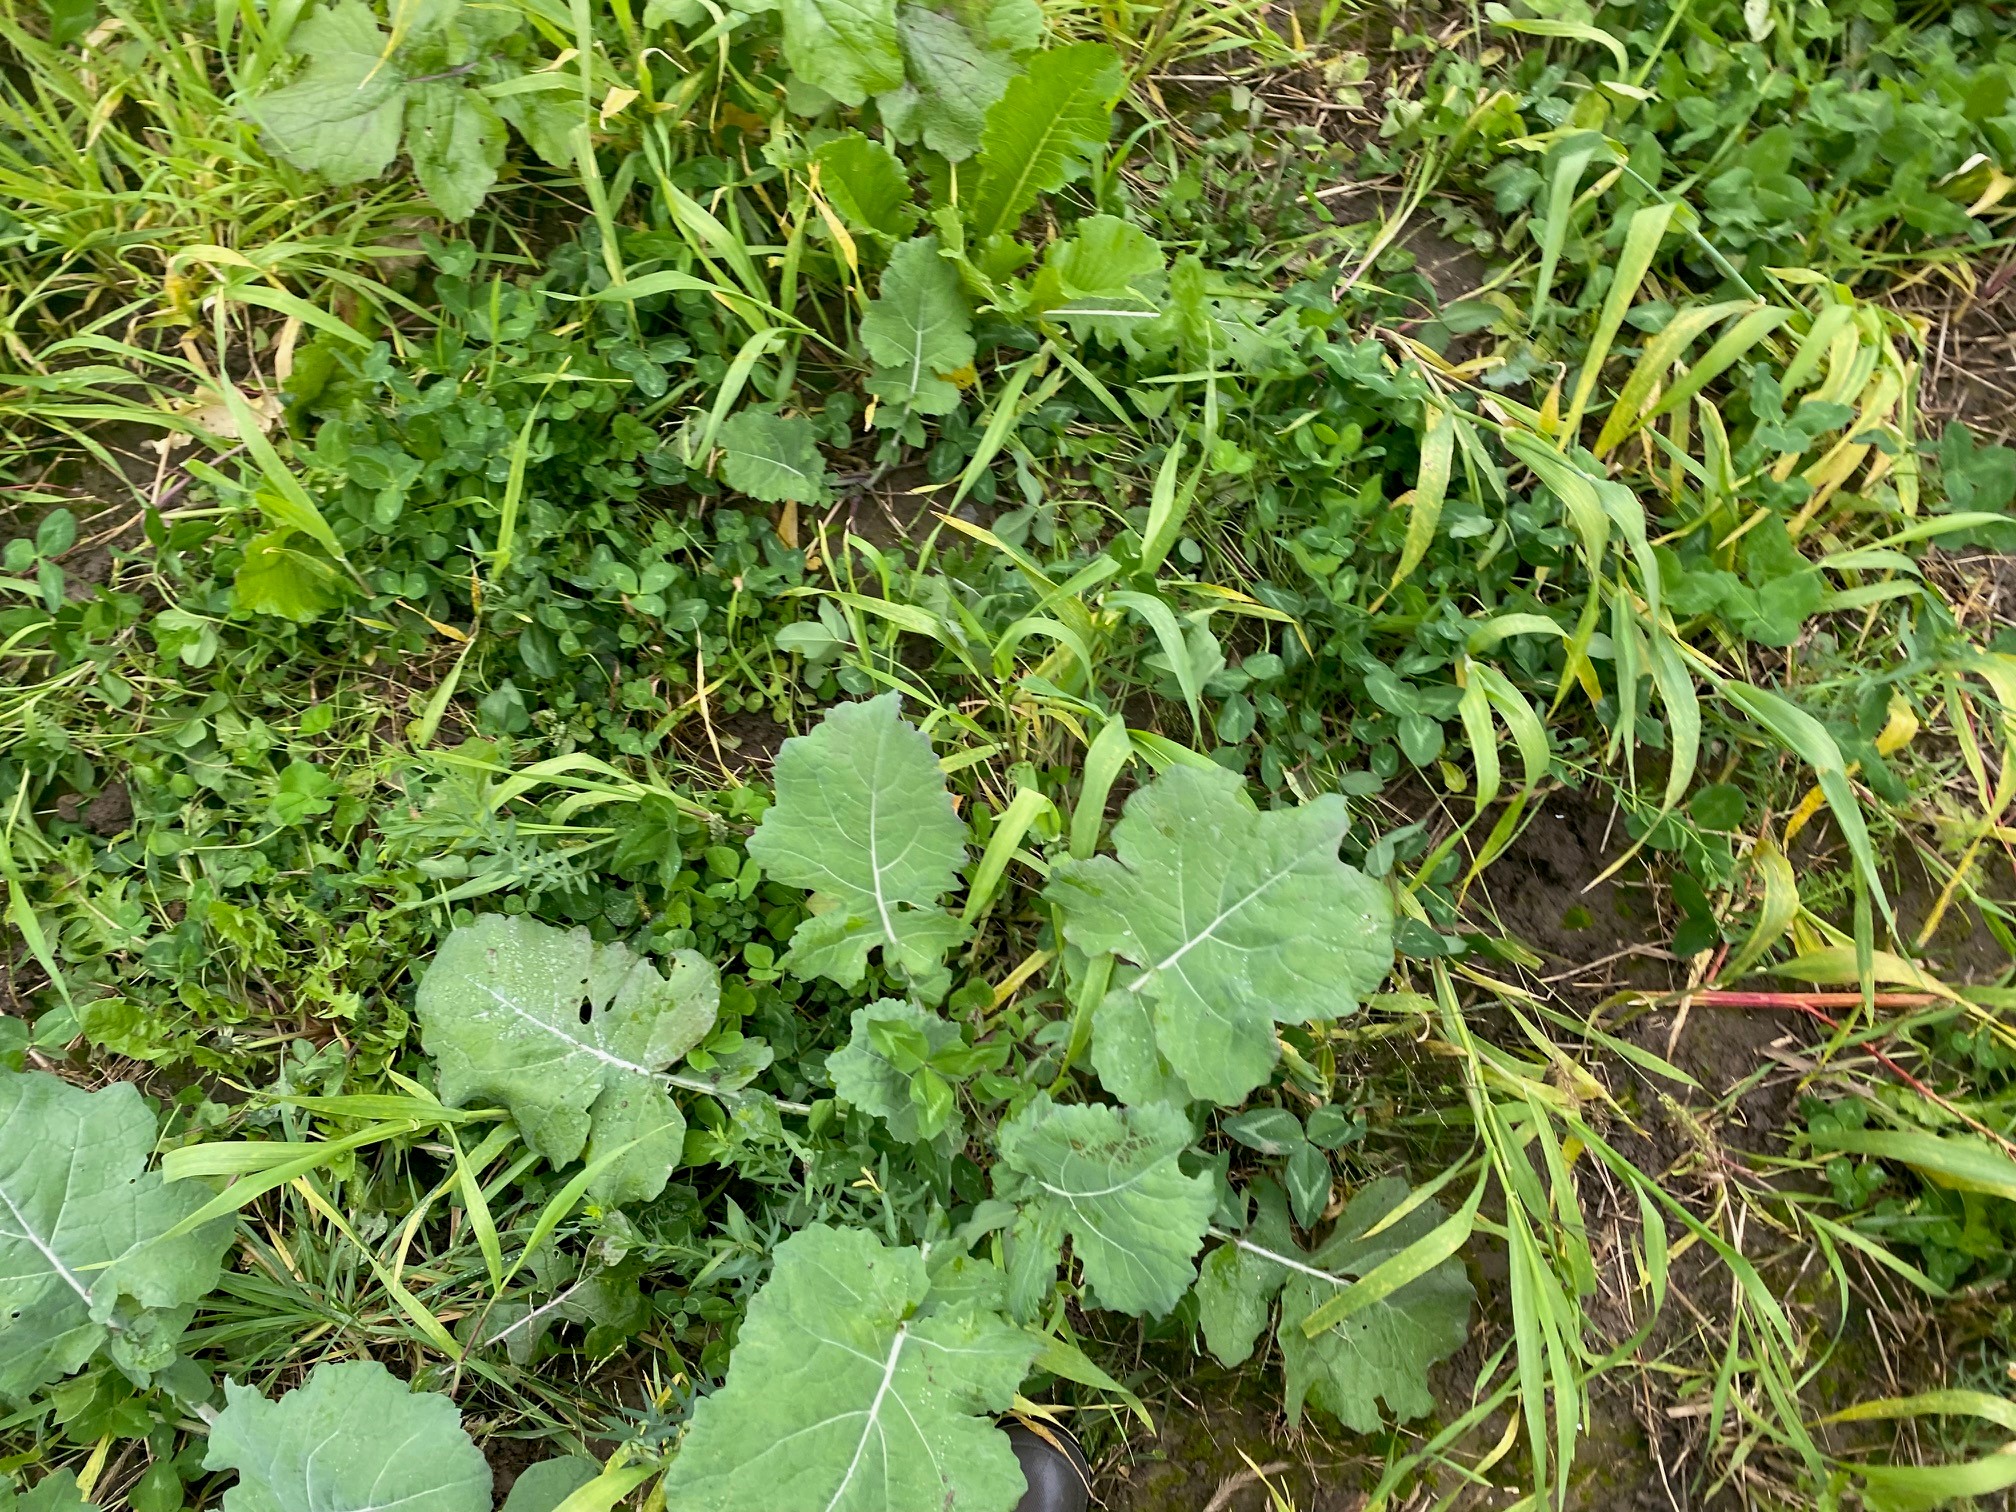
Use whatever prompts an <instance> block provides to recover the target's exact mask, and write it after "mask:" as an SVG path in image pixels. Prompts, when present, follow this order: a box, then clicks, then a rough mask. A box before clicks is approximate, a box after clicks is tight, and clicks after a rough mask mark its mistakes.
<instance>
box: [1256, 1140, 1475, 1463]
mask: <svg viewBox="0 0 2016 1512" xmlns="http://www.w3.org/2000/svg"><path fill="white" fill-rule="evenodd" d="M1406 1196H1407V1183H1406V1182H1404V1181H1402V1180H1400V1179H1398V1178H1397V1177H1391V1176H1389V1177H1386V1178H1383V1179H1382V1180H1379V1181H1375V1182H1373V1183H1372V1184H1371V1185H1370V1186H1368V1187H1366V1188H1365V1189H1364V1190H1362V1191H1361V1192H1359V1193H1358V1195H1357V1196H1355V1197H1353V1198H1352V1199H1351V1200H1350V1202H1348V1203H1346V1204H1345V1207H1344V1211H1343V1213H1342V1214H1341V1215H1339V1217H1338V1219H1337V1226H1336V1228H1335V1229H1334V1230H1332V1232H1331V1235H1330V1237H1329V1239H1328V1240H1326V1241H1325V1242H1324V1243H1323V1245H1322V1246H1321V1247H1320V1248H1318V1249H1317V1251H1316V1252H1315V1253H1314V1254H1313V1255H1311V1256H1309V1257H1308V1268H1307V1269H1302V1270H1294V1269H1291V1270H1290V1271H1289V1273H1288V1276H1287V1278H1286V1282H1285V1284H1284V1285H1283V1287H1282V1291H1281V1330H1280V1335H1279V1337H1280V1342H1281V1359H1282V1365H1283V1367H1284V1371H1285V1374H1286V1378H1287V1379H1286V1388H1287V1390H1286V1397H1287V1401H1286V1406H1287V1409H1288V1420H1289V1421H1290V1422H1291V1423H1293V1422H1297V1421H1299V1420H1300V1418H1301V1414H1302V1405H1303V1403H1304V1402H1305V1401H1306V1402H1312V1403H1314V1404H1315V1405H1316V1406H1318V1407H1320V1408H1322V1409H1323V1410H1324V1411H1325V1412H1327V1413H1329V1414H1330V1415H1331V1416H1332V1417H1334V1418H1336V1419H1337V1420H1338V1421H1339V1422H1340V1423H1342V1424H1343V1425H1344V1426H1345V1427H1347V1428H1349V1429H1351V1430H1352V1431H1353V1432H1354V1433H1375V1432H1377V1431H1378V1429H1379V1426H1380V1417H1379V1402H1380V1400H1382V1399H1383V1400H1384V1401H1385V1403H1386V1407H1387V1410H1388V1411H1390V1412H1391V1413H1392V1414H1393V1415H1394V1416H1395V1417H1397V1418H1399V1419H1401V1420H1402V1421H1405V1420H1406V1419H1408V1418H1416V1417H1421V1416H1424V1415H1425V1414H1427V1413H1429V1412H1432V1411H1433V1410H1434V1408H1435V1398H1434V1396H1433V1395H1432V1394H1431V1393H1430V1392H1429V1390H1428V1367H1429V1366H1431V1365H1433V1364H1434V1363H1435V1362H1436V1361H1438V1360H1444V1359H1447V1358H1448V1357H1449V1356H1450V1355H1452V1354H1454V1353H1455V1352H1456V1351H1457V1350H1458V1349H1460V1348H1462V1346H1463V1341H1464V1339H1465V1338H1467V1337H1468V1336H1469V1332H1470V1301H1471V1290H1470V1281H1469V1278H1468V1277H1467V1276H1466V1275H1465V1274H1464V1272H1463V1265H1462V1262H1461V1261H1460V1260H1455V1259H1450V1260H1445V1261H1443V1262H1442V1263H1441V1264H1440V1265H1438V1266H1436V1267H1435V1268H1434V1269H1433V1270H1431V1271H1429V1272H1428V1273H1427V1274H1426V1275H1424V1276H1422V1277H1421V1278H1420V1279H1419V1280H1417V1281H1413V1282H1410V1283H1408V1284H1407V1285H1405V1286H1402V1287H1400V1288H1399V1289H1398V1290H1396V1291H1394V1292H1393V1293H1392V1294H1390V1295H1389V1296H1386V1297H1383V1298H1381V1299H1380V1300H1379V1301H1377V1302H1373V1303H1371V1304H1369V1305H1367V1306H1365V1307H1363V1308H1360V1309H1359V1310H1358V1311H1356V1312H1354V1313H1352V1314H1351V1315H1350V1316H1349V1317H1347V1318H1345V1319H1344V1320H1343V1321H1342V1322H1340V1323H1339V1324H1337V1325H1336V1327H1334V1328H1331V1329H1327V1330H1325V1331H1323V1332H1322V1333H1319V1334H1318V1335H1317V1336H1316V1337H1315V1338H1313V1339H1312V1338H1310V1337H1309V1336H1308V1335H1307V1334H1306V1333H1305V1332H1304V1331H1303V1329H1302V1327H1301V1324H1302V1321H1303V1320H1304V1319H1305V1318H1307V1317H1308V1316H1309V1315H1310V1314H1311V1313H1313V1312H1314V1311H1315V1310H1316V1309H1317V1308H1319V1307H1321V1306H1322V1305H1323V1304H1324V1303H1326V1302H1328V1301H1330V1299H1331V1298H1332V1297H1333V1296H1335V1295H1336V1294H1337V1291H1338V1284H1337V1283H1333V1282H1331V1281H1329V1280H1327V1279H1322V1278H1319V1277H1318V1276H1314V1275H1311V1274H1309V1271H1310V1270H1315V1271H1320V1272H1325V1273H1327V1274H1328V1275H1332V1276H1340V1277H1348V1276H1362V1275H1364V1274H1365V1273H1366V1272H1367V1271H1369V1270H1371V1269H1372V1268H1373V1267H1374V1266H1376V1265H1377V1264H1378V1263H1379V1262H1380V1261H1381V1260H1384V1259H1385V1258H1386V1257H1387V1256H1388V1255H1391V1254H1394V1253H1396V1252H1397V1251H1399V1250H1402V1249H1405V1248H1406V1247H1407V1246H1408V1245H1409V1244H1411V1243H1413V1241H1414V1240H1416V1239H1419V1238H1420V1237H1421V1236H1422V1235H1423V1234H1426V1233H1428V1232H1430V1231H1431V1230H1433V1229H1434V1228H1435V1227H1436V1226H1437V1225H1439V1224H1440V1223H1441V1222H1442V1221H1443V1219H1444V1218H1446V1217H1447V1216H1448V1215H1447V1214H1446V1213H1445V1212H1443V1210H1442V1209H1441V1207H1440V1206H1438V1205H1437V1204H1436V1203H1434V1202H1423V1203H1421V1204H1419V1205H1418V1206H1416V1207H1415V1208H1413V1209H1412V1210H1411V1211H1409V1212H1408V1213H1407V1214H1406V1215H1405V1216H1404V1217H1402V1218H1400V1219H1399V1220H1398V1221H1396V1222H1394V1223H1393V1224H1391V1225H1390V1226H1389V1227H1387V1228H1383V1229H1381V1230H1380V1231H1379V1232H1378V1233H1377V1234H1373V1235H1371V1236H1370V1237H1369V1238H1368V1237H1366V1231H1367V1230H1368V1229H1370V1228H1372V1227H1373V1225H1375V1224H1376V1223H1378V1222H1379V1220H1380V1219H1382V1218H1384V1217H1385V1216H1386V1215H1387V1214H1388V1213H1390V1212H1391V1211H1392V1210H1393V1209H1394V1208H1396V1207H1398V1206H1399V1205H1400V1203H1401V1202H1402V1201H1403V1200H1404V1199H1405V1198H1406Z"/></svg>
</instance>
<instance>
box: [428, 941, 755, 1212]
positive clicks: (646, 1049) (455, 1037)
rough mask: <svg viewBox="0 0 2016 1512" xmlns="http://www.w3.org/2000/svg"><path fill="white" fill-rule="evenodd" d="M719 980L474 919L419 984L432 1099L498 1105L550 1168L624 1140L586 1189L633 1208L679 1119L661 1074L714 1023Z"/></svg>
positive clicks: (700, 963)
mask: <svg viewBox="0 0 2016 1512" xmlns="http://www.w3.org/2000/svg"><path fill="white" fill-rule="evenodd" d="M719 1006H720V983H719V981H718V979H717V977H716V975H715V972H714V968H713V967H712V966H711V965H709V964H708V963H707V962H706V961H705V960H704V959H702V958H701V957H700V956H698V955H695V954H694V953H693V952H692V951H690V950H682V951H677V952H675V953H674V955H673V957H672V961H671V974H670V976H669V977H668V976H663V975H660V973H659V971H658V968H657V967H655V966H654V965H652V964H651V962H649V961H647V960H643V959H640V958H639V957H638V956H636V955H634V954H632V953H631V951H630V949H629V948H628V947H627V946H624V945H621V944H610V945H597V944H596V943H595V942H594V941H593V939H591V938H590V936H589V934H588V931H587V930H586V929H556V928H554V927H553V926H552V925H550V924H541V923H539V922H538V921H537V920H534V919H528V918H525V917H524V916H523V915H506V914H485V915H484V916H483V917H481V918H479V919H478V920H477V921H476V922H475V923H474V924H470V925H466V926H464V927H463V928H460V929H457V930H456V931H455V932H454V933H452V934H451V935H449V936H448V939H447V940H446V942H444V943H443V945H442V946H441V949H440V951H439V953H437V954H436V955H435V957H434V960H433V961H432V962H431V963H430V964H429V965H428V967H427V972H426V975H425V976H423V977H422V978H421V979H420V988H419V991H418V992H417V994H416V995H415V997H414V1008H415V1011H416V1012H417V1013H418V1014H419V1016H420V1035H421V1043H422V1044H423V1045H424V1046H425V1047H426V1050H427V1053H428V1054H429V1055H432V1056H433V1057H434V1058H435V1061H436V1063H437V1064H438V1065H439V1066H440V1070H441V1098H442V1100H443V1101H444V1102H446V1103H448V1104H449V1105H450V1106H451V1107H466V1106H468V1105H469V1104H471V1103H476V1102H495V1103H502V1104H503V1105H504V1106H505V1107H506V1108H508V1109H510V1111H511V1116H512V1118H513V1119H514V1120H516V1122H517V1124H518V1129H519V1132H520V1133H522V1134H523V1135H524V1137H525V1143H526V1144H527V1145H528V1146H530V1147H531V1148H532V1149H534V1150H537V1151H538V1152H539V1153H540V1154H541V1155H544V1156H545V1157H546V1158H547V1159H548V1160H549V1161H551V1162H552V1163H553V1164H554V1165H556V1166H557V1165H565V1164H567V1163H568V1162H570V1161H573V1160H575V1159H577V1158H579V1157H581V1156H582V1155H583V1154H584V1152H585V1154H586V1156H587V1159H588V1160H589V1161H590V1162H591V1163H592V1162H593V1161H594V1160H595V1159H596V1158H597V1157H598V1156H599V1155H600V1154H602V1153H604V1152H606V1151H608V1150H610V1149H612V1148H616V1147H620V1146H622V1145H625V1144H628V1143H630V1142H631V1141H632V1140H635V1141H637V1143H636V1145H635V1147H634V1148H632V1149H630V1150H629V1151H628V1152H627V1153H625V1154H624V1155H622V1156H621V1157H619V1158H618V1159H617V1160H615V1161H614V1162H613V1163H612V1164H611V1165H610V1166H609V1167H608V1168H607V1169H606V1170H604V1171H603V1172H602V1173H601V1174H600V1175H599V1176H598V1177H597V1178H596V1180H595V1181H594V1182H593V1183H592V1184H591V1188H590V1189H591V1190H592V1191H593V1192H594V1193H595V1194H596V1196H597V1197H599V1198H600V1199H602V1200H603V1201H605V1202H609V1203H626V1202H643V1201H649V1200H650V1199H651V1198H653V1197H656V1196H657V1195H658V1194H659V1193H660V1192H662V1191H663V1190H664V1189H665V1182H666V1180H667V1178H668V1176H669V1175H670V1173H671V1171H672V1169H673V1167H674V1166H676V1165H677V1164H678V1163H679V1158H680V1151H681V1147H682V1142H683V1140H684V1137H685V1131H686V1121H685V1119H684V1117H683V1116H682V1115H681V1114H680V1112H679V1109H678V1107H677V1106H676V1105H675V1104H674V1103H673V1101H672V1099H671V1096H670V1095H669V1094H668V1092H667V1091H666V1084H665V1081H664V1079H663V1077H662V1075H661V1073H662V1072H663V1071H664V1070H665V1068H666V1067H668V1066H670V1065H672V1063H673V1062H675V1061H677V1060H678V1059H679V1058H680V1057H681V1056H683V1055H684V1054H685V1053H686V1052H687V1051H688V1050H690V1049H692V1048H693V1046H695V1045H697V1044H698V1043H699V1042H700V1041H701V1040H702V1039H704V1038H705V1037H706V1036H707V1033H708V1031H709V1030H711V1029H712V1028H713V1027H714V1020H715V1015H716V1013H717V1011H718V1009H719Z"/></svg>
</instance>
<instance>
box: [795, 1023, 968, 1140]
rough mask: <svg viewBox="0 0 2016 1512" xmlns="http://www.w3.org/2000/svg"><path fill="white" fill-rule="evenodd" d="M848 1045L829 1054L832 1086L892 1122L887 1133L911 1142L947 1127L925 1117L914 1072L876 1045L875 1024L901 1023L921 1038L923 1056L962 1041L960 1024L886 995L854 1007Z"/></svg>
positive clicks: (865, 1108) (859, 1105) (846, 1098)
mask: <svg viewBox="0 0 2016 1512" xmlns="http://www.w3.org/2000/svg"><path fill="white" fill-rule="evenodd" d="M849 1022H850V1025H851V1031H852V1032H851V1033H850V1034H849V1035H848V1038H847V1043H846V1044H845V1045H843V1046H841V1047H840V1048H839V1049H838V1050H835V1051H834V1052H833V1053H832V1054H831V1055H830V1056H828V1057H827V1058H826V1072H827V1074H828V1075H829V1076H831V1077H832V1078H833V1090H834V1091H835V1092H837V1093H838V1094H839V1095H840V1096H841V1097H842V1098H843V1099H845V1100H846V1101H848V1102H850V1103H852V1104H853V1105H854V1106H855V1107H857V1108H860V1109H861V1110H862V1111H864V1112H867V1113H873V1114H874V1115H875V1116H876V1117H877V1118H879V1119H881V1120H882V1121H883V1122H884V1123H886V1124H887V1125H888V1126H889V1132H890V1133H891V1134H893V1135H895V1136H896V1137H897V1138H898V1139H901V1140H903V1141H905V1142H906V1143H910V1144H918V1143H922V1142H924V1141H926V1140H931V1139H935V1138H937V1137H938V1135H939V1134H940V1133H941V1132H942V1131H943V1130H944V1129H945V1128H946V1127H947V1124H946V1123H945V1122H942V1121H939V1120H937V1119H934V1118H930V1117H928V1116H927V1112H926V1110H924V1109H922V1108H920V1107H919V1106H918V1103H917V1100H916V1098H915V1096H914V1095H913V1094H912V1092H911V1086H912V1081H913V1073H912V1072H910V1071H906V1070H903V1069H900V1068H898V1067H897V1066H894V1065H892V1064H891V1063H890V1061H889V1059H888V1057H887V1056H885V1055H884V1054H883V1053H882V1052H881V1051H880V1050H878V1049H876V1048H875V1044H874V1040H873V1028H874V1026H875V1025H877V1024H882V1025H898V1026H902V1027H903V1028H906V1029H908V1030H910V1031H911V1032H912V1033H913V1034H914V1035H915V1036H916V1037H917V1038H918V1039H919V1040H920V1041H921V1042H922V1047H921V1048H922V1049H923V1051H924V1056H925V1057H928V1056H930V1055H933V1054H936V1053H937V1052H938V1051H940V1050H943V1049H945V1048H946V1047H947V1046H948V1045H956V1044H957V1043H958V1042H959V1026H958V1025H957V1024H948V1023H946V1022H945V1020H944V1019H942V1018H940V1017H939V1016H938V1015H937V1014H935V1013H932V1012H930V1011H929V1010H928V1009H924V1008H919V1007H918V1006H917V1005H916V1004H915V1003H912V1002H909V1001H907V1000H905V999H903V998H883V999H882V1000H881V1001H879V1002H874V1003H870V1004H869V1005H868V1006H867V1007H866V1008H856V1009H855V1010H854V1013H853V1017H852V1018H851V1020H850V1021H849Z"/></svg>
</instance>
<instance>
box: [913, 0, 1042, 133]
mask: <svg viewBox="0 0 2016 1512" xmlns="http://www.w3.org/2000/svg"><path fill="white" fill-rule="evenodd" d="M896 31H897V35H898V36H899V37H900V38H901V39H902V46H903V61H904V72H905V73H906V74H907V76H908V77H907V79H906V81H905V83H904V84H903V86H902V87H901V88H900V89H896V90H892V91H891V92H890V93H888V94H885V95H883V96H882V97H881V98H880V99H878V100H877V101H876V102H875V103H876V105H877V106H878V107H879V108H880V110H881V112H882V119H883V121H884V122H885V123H886V124H887V125H888V127H889V130H890V133H891V134H892V135H893V136H894V137H895V138H896V140H897V141H899V142H906V143H907V142H917V141H922V142H923V143H924V145H925V146H926V147H929V148H930V149H931V150H932V151H933V152H939V153H943V154H944V155H945V156H946V157H947V158H950V159H951V160H952V161H953V162H955V163H956V162H959V161H960V160H962V159H964V158H969V157H971V156H972V155H973V154H974V153H975V152H976V151H978V150H979V147H980V136H981V131H982V129H983V127H984V126H985V123H986V119H987V111H988V108H989V107H990V106H992V105H993V104H994V103H995V101H997V100H999V99H1000V98H1001V96H1002V93H1003V92H1004V91H1005V90H1006V89H1007V87H1008V82H1009V80H1011V79H1013V78H1014V77H1015V75H1016V73H1017V72H1019V69H1018V67H1017V65H1016V62H1015V57H1016V54H1018V53H1024V52H1027V51H1029V50H1030V49H1031V48H1034V47H1035V46H1037V45H1038V44H1039V43H1040V42H1042V40H1043V10H1042V7H1041V6H1039V5H1038V4H1037V3H1036V0H944V3H941V4H939V5H910V4H904V5H899V6H898V7H897V11H896Z"/></svg>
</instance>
